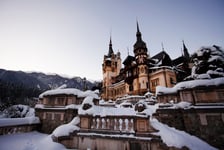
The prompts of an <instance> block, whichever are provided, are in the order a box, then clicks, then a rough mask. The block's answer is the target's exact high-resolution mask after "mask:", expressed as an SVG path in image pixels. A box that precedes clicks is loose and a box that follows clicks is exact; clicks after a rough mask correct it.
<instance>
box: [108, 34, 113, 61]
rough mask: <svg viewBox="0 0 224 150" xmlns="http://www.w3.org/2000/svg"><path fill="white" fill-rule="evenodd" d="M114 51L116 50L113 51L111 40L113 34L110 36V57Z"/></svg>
mask: <svg viewBox="0 0 224 150" xmlns="http://www.w3.org/2000/svg"><path fill="white" fill-rule="evenodd" d="M113 53H114V51H113V48H112V40H111V36H110V43H109V51H108V57H111V56H112V54H113Z"/></svg>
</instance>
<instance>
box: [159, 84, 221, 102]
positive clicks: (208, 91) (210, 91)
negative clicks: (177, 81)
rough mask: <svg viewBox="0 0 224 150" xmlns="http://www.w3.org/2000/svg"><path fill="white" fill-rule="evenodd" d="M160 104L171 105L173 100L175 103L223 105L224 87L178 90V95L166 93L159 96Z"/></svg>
mask: <svg viewBox="0 0 224 150" xmlns="http://www.w3.org/2000/svg"><path fill="white" fill-rule="evenodd" d="M157 99H158V102H159V103H169V102H170V101H171V100H173V101H174V102H175V103H176V102H180V101H185V102H190V103H192V104H197V103H223V102H224V87H223V86H220V87H215V86H203V87H197V88H192V89H183V90H178V91H177V93H166V94H159V95H157Z"/></svg>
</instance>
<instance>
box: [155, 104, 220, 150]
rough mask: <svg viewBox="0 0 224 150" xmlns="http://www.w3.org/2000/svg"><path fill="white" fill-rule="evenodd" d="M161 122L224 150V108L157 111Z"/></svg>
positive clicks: (210, 107) (207, 107)
mask: <svg viewBox="0 0 224 150" xmlns="http://www.w3.org/2000/svg"><path fill="white" fill-rule="evenodd" d="M154 117H156V118H157V119H158V120H159V121H160V122H162V123H165V124H167V125H169V126H171V127H175V128H177V129H179V130H184V131H186V132H188V133H190V134H193V135H195V136H197V137H199V138H201V139H203V140H205V141H206V142H208V143H209V144H211V145H213V146H215V147H217V148H219V149H224V146H223V143H224V128H223V127H224V106H217V105H216V106H195V107H194V108H191V109H168V108H166V109H157V112H156V114H155V115H154Z"/></svg>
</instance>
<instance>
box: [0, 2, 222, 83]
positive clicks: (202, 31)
mask: <svg viewBox="0 0 224 150" xmlns="http://www.w3.org/2000/svg"><path fill="white" fill-rule="evenodd" d="M136 20H138V23H139V27H140V31H141V33H142V38H143V40H144V41H145V42H146V44H147V48H148V51H149V53H150V55H151V56H153V55H155V54H157V53H159V52H160V51H161V50H162V47H161V43H162V42H163V45H164V48H165V51H166V52H167V53H168V54H169V55H170V56H171V58H172V59H174V58H176V57H178V56H180V55H181V48H182V40H184V41H185V44H186V46H187V48H188V50H189V52H190V53H192V52H194V51H195V50H197V49H199V48H200V47H201V46H211V45H213V44H216V45H219V46H221V47H224V1H223V0H0V68H2V69H7V70H22V71H37V72H44V73H57V74H62V75H67V76H69V77H74V76H80V77H86V78H87V79H94V80H101V79H102V62H103V56H104V55H105V54H107V53H108V47H109V39H110V35H111V36H112V43H113V50H114V52H117V51H118V50H119V51H120V52H121V56H122V60H124V59H125V57H126V56H127V49H129V52H130V54H131V55H133V45H134V43H135V41H136Z"/></svg>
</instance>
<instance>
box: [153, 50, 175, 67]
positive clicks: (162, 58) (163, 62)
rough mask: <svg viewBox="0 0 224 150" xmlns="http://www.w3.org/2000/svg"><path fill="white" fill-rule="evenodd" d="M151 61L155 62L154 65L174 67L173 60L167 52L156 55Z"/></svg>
mask: <svg viewBox="0 0 224 150" xmlns="http://www.w3.org/2000/svg"><path fill="white" fill-rule="evenodd" d="M150 59H151V60H152V61H154V65H157V66H172V60H171V59H170V56H169V55H168V54H167V53H166V52H165V51H162V52H160V53H158V54H156V55H155V56H153V57H151V58H150Z"/></svg>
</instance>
